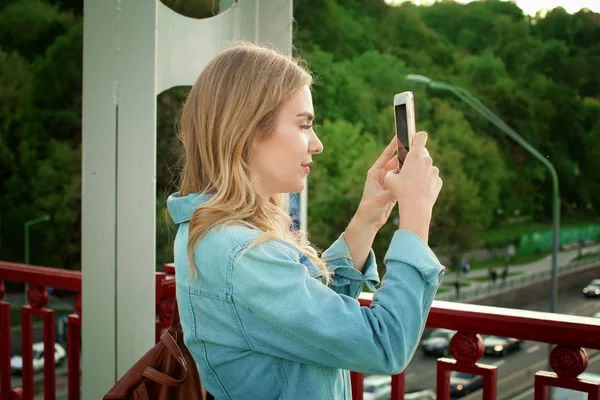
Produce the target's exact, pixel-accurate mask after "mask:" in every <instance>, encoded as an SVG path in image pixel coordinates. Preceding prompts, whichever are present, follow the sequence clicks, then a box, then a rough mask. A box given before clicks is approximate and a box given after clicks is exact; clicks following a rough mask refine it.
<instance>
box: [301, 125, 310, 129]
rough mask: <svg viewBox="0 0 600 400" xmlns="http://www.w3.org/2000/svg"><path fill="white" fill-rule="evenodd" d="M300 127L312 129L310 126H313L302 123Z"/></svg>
mask: <svg viewBox="0 0 600 400" xmlns="http://www.w3.org/2000/svg"><path fill="white" fill-rule="evenodd" d="M300 128H302V129H310V128H312V125H300Z"/></svg>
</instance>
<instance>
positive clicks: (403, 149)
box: [395, 104, 409, 164]
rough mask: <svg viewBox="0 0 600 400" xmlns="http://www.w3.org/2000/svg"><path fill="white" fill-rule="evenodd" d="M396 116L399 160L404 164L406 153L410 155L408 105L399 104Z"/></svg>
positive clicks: (396, 108)
mask: <svg viewBox="0 0 600 400" xmlns="http://www.w3.org/2000/svg"><path fill="white" fill-rule="evenodd" d="M395 114H396V136H397V137H398V159H399V160H400V163H401V164H404V159H405V158H406V153H408V146H409V144H408V142H409V139H408V124H407V121H406V120H407V115H406V104H398V105H397V106H396V107H395Z"/></svg>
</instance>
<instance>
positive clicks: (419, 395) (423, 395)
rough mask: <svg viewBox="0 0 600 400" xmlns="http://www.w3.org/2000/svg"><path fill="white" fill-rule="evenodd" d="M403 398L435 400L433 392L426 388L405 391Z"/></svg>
mask: <svg viewBox="0 0 600 400" xmlns="http://www.w3.org/2000/svg"><path fill="white" fill-rule="evenodd" d="M404 400H435V392H434V391H433V390H429V389H427V390H419V391H418V392H410V393H406V394H405V395H404Z"/></svg>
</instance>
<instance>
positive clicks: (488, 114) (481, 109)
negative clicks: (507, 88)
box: [406, 74, 560, 313]
mask: <svg viewBox="0 0 600 400" xmlns="http://www.w3.org/2000/svg"><path fill="white" fill-rule="evenodd" d="M406 80H409V81H412V82H418V83H423V84H426V85H427V86H429V87H430V88H433V89H441V90H447V91H450V92H452V93H453V94H454V95H455V96H456V97H458V98H459V99H461V100H462V101H464V102H465V103H467V104H468V105H470V106H471V107H473V108H474V109H475V110H476V111H477V112H478V113H479V114H481V115H483V116H484V117H485V118H487V119H488V120H489V121H490V122H491V123H492V124H494V125H496V127H498V128H499V129H500V130H501V131H502V132H504V133H505V134H506V135H507V136H508V137H510V138H511V139H513V140H514V141H515V142H517V143H518V144H519V145H521V147H523V148H524V149H525V150H527V151H528V152H529V153H531V154H532V155H533V156H534V157H535V158H537V159H538V160H540V161H541V162H542V164H544V165H545V166H546V167H547V168H548V169H549V170H550V175H551V176H552V284H551V289H550V290H551V303H550V312H553V313H555V312H556V303H557V293H558V283H557V279H558V245H559V244H558V240H559V239H558V234H559V223H560V196H559V191H558V175H557V174H556V170H555V169H554V166H553V165H552V163H550V161H548V159H547V158H546V157H544V156H543V155H542V154H540V152H539V151H537V150H536V149H535V148H534V147H533V146H531V145H530V144H529V143H528V142H527V141H526V140H525V139H523V138H522V137H521V136H520V135H519V134H518V133H517V132H515V130H514V129H512V128H511V127H510V126H508V125H507V124H506V123H505V122H504V121H503V120H502V119H500V117H498V115H496V114H494V113H493V112H492V111H491V110H490V109H489V108H487V107H486V106H485V105H484V104H483V103H482V102H480V101H479V100H478V99H477V98H476V97H475V96H473V95H472V94H471V93H469V92H468V91H467V90H466V89H463V88H461V87H458V86H454V85H450V84H448V83H444V82H438V81H434V80H432V79H431V78H429V77H427V76H424V75H417V74H409V75H406Z"/></svg>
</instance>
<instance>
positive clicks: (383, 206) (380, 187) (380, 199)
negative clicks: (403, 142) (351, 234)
mask: <svg viewBox="0 0 600 400" xmlns="http://www.w3.org/2000/svg"><path fill="white" fill-rule="evenodd" d="M396 147H397V145H396V136H394V139H392V141H391V142H390V144H388V146H387V147H386V148H385V150H383V153H381V155H380V156H379V158H378V159H377V161H376V162H375V164H373V166H372V167H371V168H370V169H369V171H368V172H367V180H366V182H365V188H364V190H363V195H362V199H361V201H360V204H359V206H358V210H357V211H356V216H355V218H356V219H358V220H360V221H361V223H362V224H363V225H365V226H366V227H367V229H369V228H370V229H373V230H374V231H375V232H376V231H378V230H379V229H380V228H381V227H382V226H383V225H384V224H385V223H386V221H387V220H388V218H389V216H390V214H391V212H392V210H393V209H394V205H395V204H396V197H395V196H394V194H393V193H392V192H391V191H390V190H387V189H386V188H385V187H384V180H385V177H386V174H387V173H388V172H391V171H394V170H396V169H397V168H398V157H396V156H395V155H394V153H395V152H396Z"/></svg>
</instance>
